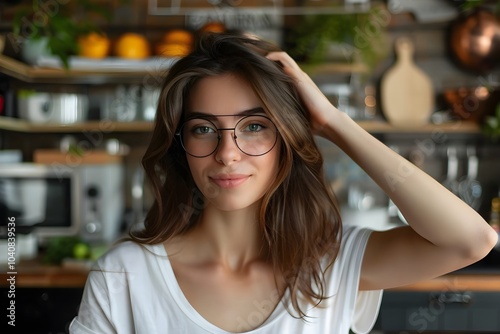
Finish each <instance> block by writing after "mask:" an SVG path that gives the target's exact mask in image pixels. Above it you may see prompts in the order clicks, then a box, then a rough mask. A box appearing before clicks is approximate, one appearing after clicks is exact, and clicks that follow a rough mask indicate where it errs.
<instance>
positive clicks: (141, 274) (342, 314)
mask: <svg viewBox="0 0 500 334" xmlns="http://www.w3.org/2000/svg"><path fill="white" fill-rule="evenodd" d="M370 233H371V230H369V229H364V228H360V227H354V226H344V230H343V236H342V239H343V242H342V246H341V249H340V251H339V254H338V257H337V259H336V261H335V263H334V265H333V266H332V267H331V269H329V270H328V271H327V275H326V278H327V286H328V287H327V288H328V290H327V295H328V296H331V297H330V298H328V299H326V301H324V302H323V303H322V305H323V306H326V307H324V308H318V307H316V308H312V309H310V310H309V311H308V312H307V314H308V316H309V318H308V321H307V322H305V321H304V320H301V319H296V318H294V317H292V316H291V315H290V314H289V313H288V312H287V310H286V307H285V305H283V304H284V302H283V301H281V302H280V303H279V304H278V305H277V306H276V308H275V309H274V310H273V312H272V313H271V315H270V316H269V317H268V318H267V319H266V321H265V322H264V323H263V324H262V325H261V326H259V327H258V328H257V329H255V330H252V331H249V332H246V333H251V334H264V333H266V334H268V333H269V334H276V333H287V334H323V333H335V334H337V333H338V334H348V333H349V328H352V330H353V331H354V332H356V333H368V332H369V331H370V330H371V328H372V327H373V325H374V322H375V320H376V318H377V315H378V310H379V307H380V302H381V299H382V291H381V290H377V291H361V292H359V293H358V283H359V277H360V268H361V262H362V260H363V254H364V250H365V246H366V242H367V240H368V237H369V235H370ZM285 297H286V296H285ZM283 300H285V298H284V299H283ZM274 304H276V302H275V303H274ZM274 304H272V303H271V302H270V303H269V305H256V311H255V312H254V313H251V314H250V315H249V316H248V318H247V319H239V321H240V322H241V323H242V324H250V325H252V323H255V324H258V323H261V322H262V321H263V320H264V318H263V317H264V315H263V314H260V313H259V311H258V309H259V307H258V306H260V307H266V306H269V307H274ZM271 305H273V306H271ZM214 307H217V305H214ZM289 308H290V310H293V308H292V307H291V306H289ZM254 327H255V325H254ZM70 333H72V334H80V333H119V334H128V333H138V334H156V333H171V334H207V333H212V334H228V333H229V332H227V331H224V330H222V329H220V328H218V327H217V326H215V325H213V324H211V323H210V322H208V321H207V320H205V319H204V318H203V317H202V316H201V315H200V314H199V313H198V312H197V311H196V310H195V309H194V308H193V307H192V306H191V305H190V304H189V302H188V300H187V299H186V297H185V296H184V294H183V293H182V290H181V289H180V287H179V285H178V283H177V281H176V278H175V275H174V272H173V270H172V267H171V265H170V262H169V260H168V257H167V254H166V251H165V248H164V247H163V245H162V244H157V245H146V246H143V245H139V244H137V243H134V242H132V241H127V242H124V243H121V244H119V245H117V246H116V247H114V248H113V249H111V250H110V251H109V252H108V253H107V254H105V255H104V256H103V257H102V258H100V259H99V260H98V261H97V268H96V269H95V270H93V271H91V272H90V274H89V277H88V280H87V284H86V286H85V290H84V293H83V299H82V303H81V305H80V310H79V313H78V316H77V317H76V318H75V319H74V320H73V322H72V323H71V326H70Z"/></svg>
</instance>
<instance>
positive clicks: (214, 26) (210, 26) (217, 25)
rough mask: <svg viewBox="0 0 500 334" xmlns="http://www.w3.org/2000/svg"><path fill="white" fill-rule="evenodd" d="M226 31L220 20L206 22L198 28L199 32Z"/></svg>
mask: <svg viewBox="0 0 500 334" xmlns="http://www.w3.org/2000/svg"><path fill="white" fill-rule="evenodd" d="M224 31H226V26H225V25H224V23H222V22H217V21H214V22H208V23H206V24H205V25H204V26H203V27H201V28H200V33H205V32H214V33H221V32H224Z"/></svg>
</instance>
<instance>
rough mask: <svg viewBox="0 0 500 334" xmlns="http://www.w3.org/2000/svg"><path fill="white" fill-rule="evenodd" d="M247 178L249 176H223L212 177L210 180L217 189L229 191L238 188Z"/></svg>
mask: <svg viewBox="0 0 500 334" xmlns="http://www.w3.org/2000/svg"><path fill="white" fill-rule="evenodd" d="M249 177H250V175H244V174H224V175H215V176H212V177H210V179H211V180H212V182H214V183H215V184H216V185H218V186H219V187H221V188H226V189H230V188H236V187H238V186H239V185H241V184H242V183H244V182H245V181H246V180H248V178H249Z"/></svg>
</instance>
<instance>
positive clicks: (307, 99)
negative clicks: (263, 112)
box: [267, 52, 497, 289]
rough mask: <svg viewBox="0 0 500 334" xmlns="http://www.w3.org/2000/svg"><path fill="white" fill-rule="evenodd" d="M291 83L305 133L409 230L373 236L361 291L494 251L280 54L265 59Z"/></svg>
mask: <svg viewBox="0 0 500 334" xmlns="http://www.w3.org/2000/svg"><path fill="white" fill-rule="evenodd" d="M267 58H268V59H271V60H273V61H278V62H280V63H281V64H282V65H283V70H284V71H285V73H287V74H288V75H289V76H290V77H291V78H292V79H293V80H294V81H295V83H296V87H297V90H298V92H299V94H300V97H301V99H302V102H303V104H304V106H305V107H306V108H307V109H308V111H309V114H310V118H311V126H312V131H313V132H314V133H315V134H318V135H321V136H323V137H325V138H327V139H329V140H330V141H332V142H333V143H335V144H336V145H337V146H339V148H340V149H342V150H343V151H344V152H345V153H346V154H347V155H349V156H350V157H351V158H352V159H353V160H354V161H355V162H356V163H357V164H358V165H359V166H360V167H361V168H362V169H363V170H364V171H365V172H366V173H367V174H368V175H369V176H370V177H371V178H372V179H373V180H374V181H375V182H376V183H377V184H378V185H379V186H380V187H381V188H382V189H383V190H384V191H385V192H386V193H387V194H388V195H389V197H390V198H391V199H392V200H393V201H394V203H395V204H396V205H397V206H398V207H399V209H400V210H401V212H402V213H403V215H404V216H405V218H406V220H407V221H408V223H409V225H410V226H405V227H401V228H394V229H392V230H388V231H383V232H374V233H372V234H371V236H370V240H369V242H368V244H367V248H366V250H365V257H364V259H363V266H362V270H361V282H360V289H387V288H391V287H396V286H400V285H405V284H410V283H414V282H417V281H421V280H424V279H429V278H434V277H437V276H440V275H443V274H446V273H449V272H451V271H454V270H457V269H460V268H462V267H465V266H467V265H470V264H472V263H474V262H476V261H478V260H480V259H481V258H483V257H484V256H486V255H487V254H488V253H489V252H490V251H491V249H492V248H493V246H494V245H495V244H496V240H497V236H496V233H495V232H494V231H493V229H492V228H491V227H490V226H489V225H488V224H487V223H486V222H485V221H484V219H483V218H482V217H481V216H480V215H479V214H478V213H477V212H476V211H475V210H473V209H472V208H471V207H469V206H468V205H467V204H465V203H464V202H463V201H462V200H460V199H459V198H457V197H456V196H455V195H453V194H452V193H451V192H449V191H448V190H447V189H446V188H444V187H443V186H442V185H441V184H440V183H439V182H436V181H435V180H434V179H433V178H432V177H431V176H429V175H427V174H426V173H425V172H424V171H422V170H421V169H419V168H417V167H416V166H414V165H413V164H411V163H410V162H409V161H407V160H406V159H404V158H403V157H401V156H399V155H398V154H396V153H395V152H394V151H392V150H391V149H390V148H388V147H387V146H386V145H384V144H383V143H381V142H380V141H378V140H377V139H376V138H374V137H373V136H372V135H371V134H369V133H367V132H366V131H365V130H363V129H362V128H361V127H360V126H359V125H357V124H356V123H355V122H354V121H353V120H351V119H350V118H349V117H348V116H347V115H346V114H345V113H342V112H340V111H339V110H338V109H336V108H335V107H334V106H333V105H331V103H330V102H329V101H328V99H327V98H326V97H325V96H324V95H323V93H322V92H321V91H320V90H319V88H318V87H317V86H316V85H315V84H314V82H313V81H312V79H311V78H310V77H309V76H308V75H307V74H306V73H304V72H303V71H302V70H301V69H300V67H299V66H298V65H297V63H296V62H295V61H294V60H293V59H292V58H291V57H290V56H289V55H287V54H286V53H284V52H272V53H269V54H268V55H267Z"/></svg>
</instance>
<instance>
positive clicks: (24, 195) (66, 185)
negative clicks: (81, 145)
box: [0, 163, 124, 243]
mask: <svg viewBox="0 0 500 334" xmlns="http://www.w3.org/2000/svg"><path fill="white" fill-rule="evenodd" d="M123 176H124V173H123V167H122V166H121V164H119V163H116V164H96V165H81V166H78V167H68V166H66V165H62V164H50V165H45V164H33V163H19V164H4V165H1V166H0V236H1V237H3V236H5V235H6V234H7V226H8V222H9V218H10V219H11V220H12V218H14V219H15V223H16V232H17V233H19V234H22V233H33V234H35V235H36V236H37V237H38V239H39V241H40V242H41V243H43V242H44V241H46V240H47V239H48V238H50V237H56V236H79V237H81V238H82V239H83V240H85V241H88V242H109V243H110V242H113V241H115V240H116V239H117V238H118V236H119V233H120V227H121V222H122V215H123V210H124V199H123V198H124V193H123V186H122V185H123Z"/></svg>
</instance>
